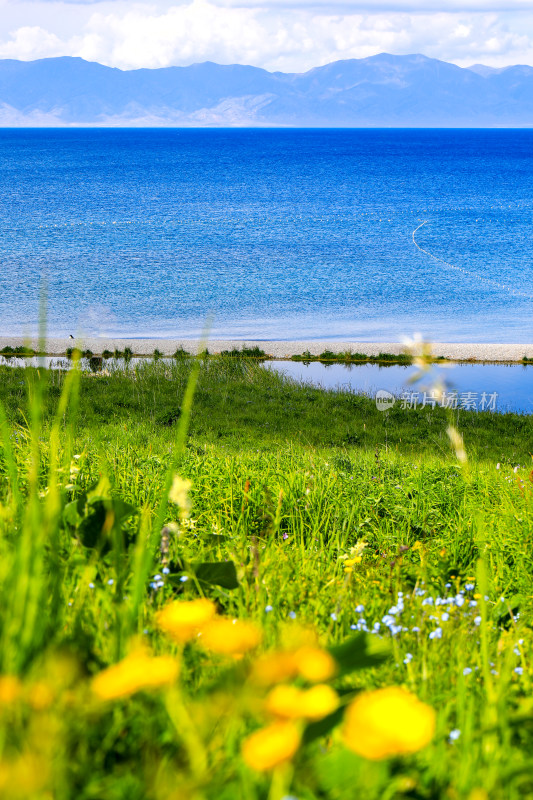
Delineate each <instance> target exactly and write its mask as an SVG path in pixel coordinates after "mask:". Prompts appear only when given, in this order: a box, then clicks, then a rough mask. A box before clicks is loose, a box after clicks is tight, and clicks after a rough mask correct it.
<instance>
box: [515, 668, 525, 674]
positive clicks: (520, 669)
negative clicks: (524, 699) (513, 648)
mask: <svg viewBox="0 0 533 800" xmlns="http://www.w3.org/2000/svg"><path fill="white" fill-rule="evenodd" d="M514 672H516V674H517V675H523V674H524V667H515V668H514Z"/></svg>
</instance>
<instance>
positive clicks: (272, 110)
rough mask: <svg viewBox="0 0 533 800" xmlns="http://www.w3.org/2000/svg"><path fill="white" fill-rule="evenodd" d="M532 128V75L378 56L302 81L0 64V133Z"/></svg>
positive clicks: (201, 69)
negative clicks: (49, 128)
mask: <svg viewBox="0 0 533 800" xmlns="http://www.w3.org/2000/svg"><path fill="white" fill-rule="evenodd" d="M10 124H12V125H23V124H34V125H42V124H59V125H73V124H88V125H94V124H100V125H104V124H111V125H128V124H133V125H135V124H140V125H143V124H144V125H149V124H154V125H165V124H170V125H172V124H175V125H302V126H305V125H317V126H346V125H348V126H369V125H373V126H430V127H431V126H443V127H447V126H452V127H453V126H473V127H475V126H493V125H498V126H506V125H508V126H532V125H533V68H532V67H527V66H515V67H507V68H505V69H503V70H495V69H491V68H489V67H484V66H483V65H479V64H476V65H474V66H473V67H472V68H471V69H461V68H460V67H457V66H455V65H454V64H448V63H446V62H444V61H438V60H436V59H431V58H427V57H425V56H422V55H408V56H393V55H388V54H386V53H382V54H380V55H377V56H372V57H370V58H365V59H351V60H346V61H337V62H334V63H332V64H327V65H325V66H322V67H317V68H315V69H312V70H310V71H309V72H306V73H303V74H284V73H280V72H276V73H270V72H267V71H266V70H263V69H259V68H257V67H250V66H243V65H238V64H236V65H230V66H222V65H219V64H213V63H210V62H206V63H204V64H194V65H192V66H189V67H168V68H165V69H139V70H130V71H123V70H119V69H113V68H110V67H105V66H102V65H101V64H95V63H89V62H87V61H84V60H82V59H81V58H67V57H64V58H49V59H41V60H39V61H30V62H23V61H14V60H3V61H2V60H0V125H3V126H6V125H10Z"/></svg>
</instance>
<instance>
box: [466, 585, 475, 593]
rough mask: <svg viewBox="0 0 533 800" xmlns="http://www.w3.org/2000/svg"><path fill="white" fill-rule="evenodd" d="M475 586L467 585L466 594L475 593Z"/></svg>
mask: <svg viewBox="0 0 533 800" xmlns="http://www.w3.org/2000/svg"><path fill="white" fill-rule="evenodd" d="M474 588H475V587H474V584H473V583H465V591H466V592H473V591H474Z"/></svg>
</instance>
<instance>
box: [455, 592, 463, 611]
mask: <svg viewBox="0 0 533 800" xmlns="http://www.w3.org/2000/svg"><path fill="white" fill-rule="evenodd" d="M464 602H465V599H464V597H463V595H462V594H458V595H457V596H456V598H455V605H456V606H458V607H459V608H461V606H462V605H464Z"/></svg>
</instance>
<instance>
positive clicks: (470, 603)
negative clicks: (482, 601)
mask: <svg viewBox="0 0 533 800" xmlns="http://www.w3.org/2000/svg"><path fill="white" fill-rule="evenodd" d="M468 605H469V606H470V608H477V600H471V601H470V602H469V604H468Z"/></svg>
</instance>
